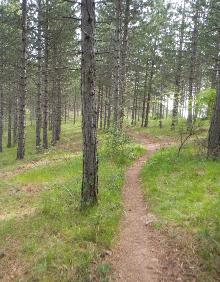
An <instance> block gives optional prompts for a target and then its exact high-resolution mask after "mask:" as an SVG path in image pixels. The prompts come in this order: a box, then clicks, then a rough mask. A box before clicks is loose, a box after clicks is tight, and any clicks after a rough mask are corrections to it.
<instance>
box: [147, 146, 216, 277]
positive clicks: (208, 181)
mask: <svg viewBox="0 0 220 282" xmlns="http://www.w3.org/2000/svg"><path fill="white" fill-rule="evenodd" d="M198 152H199V150H198V148H197V149H196V147H195V146H193V145H189V146H187V148H186V149H184V151H183V152H182V153H181V155H180V157H177V149H176V148H170V149H165V150H160V151H159V152H157V153H156V154H155V155H154V156H153V157H152V158H151V160H150V161H149V162H148V163H147V164H146V165H145V167H144V169H143V171H142V181H143V189H144V192H145V197H146V200H147V202H148V204H149V205H150V209H151V210H152V211H153V212H154V213H155V214H157V215H158V222H157V224H156V225H157V226H158V227H159V228H165V227H166V226H169V228H170V230H172V232H173V233H172V235H173V236H174V237H180V238H182V239H181V240H183V241H184V236H183V234H184V233H187V234H188V235H190V236H191V239H192V240H193V241H194V242H195V245H196V252H197V254H198V255H199V257H200V258H201V260H202V263H203V266H202V271H204V273H206V274H205V277H206V278H202V273H200V274H201V278H200V279H201V280H199V281H203V280H202V279H205V280H204V281H216V280H215V279H217V277H219V275H220V272H219V269H220V210H219V206H220V174H219V171H220V162H219V161H211V160H207V159H206V157H205V155H202V154H201V153H200V154H199V153H198ZM191 239H190V240H191ZM186 244H187V245H188V244H191V242H189V241H188V242H186Z"/></svg>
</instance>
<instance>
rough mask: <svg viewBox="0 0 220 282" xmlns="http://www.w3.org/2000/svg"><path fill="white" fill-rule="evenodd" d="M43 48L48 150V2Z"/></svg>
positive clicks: (45, 137)
mask: <svg viewBox="0 0 220 282" xmlns="http://www.w3.org/2000/svg"><path fill="white" fill-rule="evenodd" d="M45 17H46V18H45V30H44V36H45V47H44V95H43V148H44V149H48V132H47V131H48V59H49V58H48V57H49V34H48V28H49V26H48V24H49V22H48V21H49V19H48V17H49V7H48V0H47V1H46V15H45Z"/></svg>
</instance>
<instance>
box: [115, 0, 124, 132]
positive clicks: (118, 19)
mask: <svg viewBox="0 0 220 282" xmlns="http://www.w3.org/2000/svg"><path fill="white" fill-rule="evenodd" d="M121 4H122V3H121V0H116V3H115V9H116V29H115V42H114V43H115V44H114V49H115V50H114V105H113V108H114V120H113V121H114V127H115V129H117V130H118V129H119V127H120V114H121V112H120V103H121V102H120V99H121V19H122V7H121Z"/></svg>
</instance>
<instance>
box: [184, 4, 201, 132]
mask: <svg viewBox="0 0 220 282" xmlns="http://www.w3.org/2000/svg"><path fill="white" fill-rule="evenodd" d="M195 9H196V11H195V14H194V17H193V24H194V27H193V32H192V43H191V54H190V69H189V95H188V99H189V101H188V118H187V127H188V129H190V128H191V127H192V123H193V86H194V81H195V65H196V56H197V39H198V18H199V10H198V0H197V2H196V7H195Z"/></svg>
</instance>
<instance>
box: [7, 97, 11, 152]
mask: <svg viewBox="0 0 220 282" xmlns="http://www.w3.org/2000/svg"><path fill="white" fill-rule="evenodd" d="M11 115H12V100H11V93H9V95H8V141H7V147H8V148H11V147H12V142H11V124H12V118H11Z"/></svg>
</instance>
